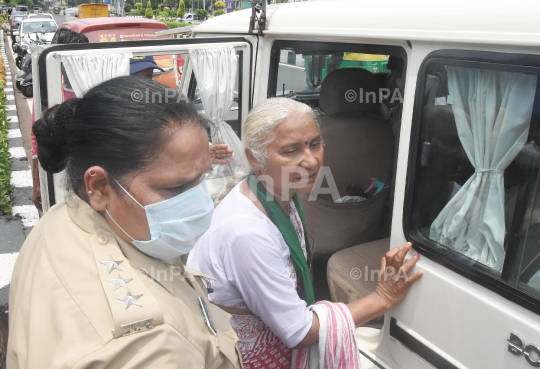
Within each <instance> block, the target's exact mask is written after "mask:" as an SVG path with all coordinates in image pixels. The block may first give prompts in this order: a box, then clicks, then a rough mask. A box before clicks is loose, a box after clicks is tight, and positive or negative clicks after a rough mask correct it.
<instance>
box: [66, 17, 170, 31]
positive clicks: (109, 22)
mask: <svg viewBox="0 0 540 369" xmlns="http://www.w3.org/2000/svg"><path fill="white" fill-rule="evenodd" d="M59 28H67V29H71V30H72V31H74V32H77V33H84V32H90V31H96V30H106V29H116V28H152V29H169V27H167V25H166V24H165V23H163V22H158V21H156V20H152V19H142V18H133V19H130V18H116V17H110V18H109V17H100V18H87V19H80V20H72V21H69V22H64V23H62V24H61V25H60V27H59Z"/></svg>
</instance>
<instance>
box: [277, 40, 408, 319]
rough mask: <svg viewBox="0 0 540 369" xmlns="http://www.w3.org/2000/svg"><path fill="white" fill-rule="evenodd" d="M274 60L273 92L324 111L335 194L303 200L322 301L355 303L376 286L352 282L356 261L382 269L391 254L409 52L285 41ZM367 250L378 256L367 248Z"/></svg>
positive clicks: (327, 168) (327, 167) (327, 165)
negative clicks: (394, 200)
mask: <svg viewBox="0 0 540 369" xmlns="http://www.w3.org/2000/svg"><path fill="white" fill-rule="evenodd" d="M271 58H272V59H271V65H270V75H269V81H268V90H267V95H268V97H287V98H291V99H294V100H297V101H300V102H303V103H305V104H307V105H309V106H311V107H312V108H314V109H316V110H317V111H318V116H319V120H320V125H319V127H320V132H321V135H322V137H323V139H324V141H325V156H324V167H323V170H324V173H325V175H324V176H325V179H324V180H323V183H322V184H321V186H320V187H321V188H325V189H328V188H330V186H333V188H334V189H335V192H334V195H330V194H329V193H328V192H326V193H322V191H321V193H320V194H318V195H314V198H311V200H310V198H309V196H308V195H309V194H307V195H306V196H300V202H301V204H302V208H303V210H304V215H305V218H306V222H307V223H308V224H311V227H310V230H308V237H310V244H311V245H312V256H313V278H314V292H315V297H316V299H317V300H332V301H339V302H344V303H349V302H352V301H354V300H356V299H358V298H360V297H363V296H365V295H367V294H368V293H371V292H372V291H373V290H374V289H375V285H376V282H375V283H372V282H370V281H367V279H366V280H365V281H364V280H355V281H354V282H350V281H351V277H350V275H349V272H350V270H351V268H350V267H349V265H350V264H349V263H350V262H351V260H354V262H353V263H356V264H357V265H363V266H366V267H367V268H370V269H372V270H379V269H380V260H381V258H382V257H383V256H384V255H385V254H386V252H387V251H388V250H389V249H390V241H389V237H390V228H391V219H392V216H391V209H392V203H393V190H394V186H393V184H394V176H395V168H396V157H397V152H398V150H397V144H398V142H399V136H398V135H399V126H400V124H401V108H402V105H403V104H402V103H403V91H404V89H403V87H404V76H405V70H406V58H407V55H406V52H405V50H404V49H403V48H401V47H398V46H388V45H364V44H351V43H335V42H309V41H285V40H279V41H276V42H275V43H274V45H273V47H272V52H271ZM321 173H322V172H321ZM330 183H332V185H330ZM356 246H358V247H356ZM367 249H369V250H370V253H369V254H370V255H371V256H373V257H372V258H366V257H367V256H366V255H367V254H368V253H365V252H364V251H361V250H367ZM329 260H330V261H329ZM353 268H354V267H353ZM345 281H347V282H345ZM351 283H352V284H351ZM368 291H369V292H368ZM370 324H371V323H370ZM381 324H382V320H378V321H377V322H376V323H373V324H371V326H373V327H380V326H381Z"/></svg>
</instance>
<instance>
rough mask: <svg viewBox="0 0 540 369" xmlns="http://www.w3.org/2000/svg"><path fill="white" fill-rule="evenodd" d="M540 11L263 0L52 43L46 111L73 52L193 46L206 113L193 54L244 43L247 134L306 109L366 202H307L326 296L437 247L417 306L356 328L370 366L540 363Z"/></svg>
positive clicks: (329, 154) (346, 291) (242, 105)
mask: <svg viewBox="0 0 540 369" xmlns="http://www.w3.org/2000/svg"><path fill="white" fill-rule="evenodd" d="M538 14H540V3H538V2H531V1H527V0H516V1H513V2H507V1H505V2H502V1H490V2H487V1H476V2H473V1H469V2H461V1H458V2H451V3H445V5H444V6H443V5H439V4H436V3H434V2H421V1H412V2H411V1H398V0H388V1H386V2H385V3H384V9H381V8H376V9H372V8H370V7H369V6H368V4H367V3H365V2H359V1H353V0H349V1H308V2H301V3H290V4H276V5H270V6H266V4H260V6H255V7H253V8H252V9H246V10H243V11H235V12H233V13H230V14H227V15H222V16H219V17H214V18H212V19H210V20H208V21H206V22H204V23H202V24H201V25H199V26H198V27H196V28H194V29H193V30H192V34H193V37H192V38H182V39H176V38H171V39H165V40H153V41H131V42H109V43H99V44H98V43H88V44H76V45H57V46H55V45H53V46H48V47H40V48H39V49H36V50H39V51H37V52H36V51H34V52H33V53H32V57H33V58H34V63H33V68H34V71H33V72H34V74H35V75H36V76H38V78H36V79H37V80H38V81H37V82H38V83H35V85H34V96H35V97H36V98H35V99H34V101H35V110H36V119H37V118H39V116H40V115H41V111H43V110H44V109H46V108H48V107H51V106H53V105H54V104H57V103H60V102H61V101H62V99H63V96H62V74H61V65H62V62H63V60H66V58H67V57H70V56H83V55H90V54H91V55H101V54H104V53H115V54H120V53H130V54H129V55H133V56H148V55H152V56H157V55H171V54H174V55H184V56H185V57H184V60H185V65H184V66H183V71H184V73H183V75H182V80H181V81H179V85H178V88H180V89H181V90H182V91H183V92H184V93H185V94H186V95H187V96H188V97H189V98H190V99H191V100H192V101H195V102H196V103H198V104H199V105H200V106H201V109H202V110H204V111H208V109H211V107H209V106H205V101H204V99H203V98H201V94H202V96H204V91H203V87H202V84H201V86H199V85H198V83H197V79H196V78H195V73H194V69H193V63H190V58H189V54H190V51H192V50H200V49H205V48H227V47H228V48H232V49H233V50H234V52H235V54H236V57H237V59H236V60H237V64H235V65H236V71H235V73H234V74H233V75H234V99H233V104H232V108H231V109H230V111H229V112H228V114H227V116H225V117H223V120H224V121H225V122H226V123H227V126H228V127H230V129H231V130H232V131H233V132H234V133H235V134H236V135H237V136H238V137H236V140H238V138H239V137H241V136H242V124H243V122H244V120H245V118H246V115H247V113H248V112H249V110H250V109H251V108H252V107H253V106H254V105H255V104H257V103H258V102H260V101H262V100H264V99H266V98H268V97H273V96H285V97H289V98H292V99H296V100H298V101H302V102H304V103H306V104H309V105H310V106H312V107H314V108H317V109H319V110H320V120H321V130H322V135H323V137H324V140H325V145H326V148H325V153H326V155H325V165H326V166H328V167H329V168H330V170H331V173H332V177H333V179H332V181H334V183H330V182H331V181H328V183H327V184H325V185H328V186H335V187H337V189H338V191H339V195H340V196H342V197H344V196H348V197H349V198H350V199H356V200H353V201H350V202H336V201H335V200H336V199H334V198H333V197H332V196H331V195H330V194H321V195H319V196H318V197H317V198H316V201H308V199H307V198H304V199H302V201H303V208H304V212H305V216H306V223H307V232H308V235H309V237H310V238H311V240H312V242H310V244H311V245H313V258H314V264H313V278H314V286H315V292H316V298H317V299H319V300H321V299H331V300H333V301H342V302H345V303H348V302H350V301H352V300H354V299H357V298H359V297H362V296H365V295H367V294H368V293H370V292H372V291H373V290H374V288H375V285H376V283H377V273H376V272H377V271H378V269H379V267H380V259H381V258H382V256H383V255H384V254H385V253H386V252H387V251H388V250H390V249H392V248H395V247H400V246H402V245H403V244H404V243H405V242H407V241H410V242H412V243H413V246H414V250H415V251H416V252H418V253H420V254H421V255H422V256H423V257H422V258H421V259H420V261H419V262H418V264H417V265H416V267H415V268H416V270H423V272H424V277H423V278H422V279H421V280H420V281H419V282H418V283H416V284H415V285H414V286H413V288H412V289H411V291H410V293H409V295H408V296H407V298H406V299H405V301H404V302H403V303H402V304H401V305H400V306H398V307H397V308H395V309H393V310H392V311H390V312H388V313H386V314H385V315H384V316H383V317H380V318H378V319H375V320H373V321H371V322H369V323H368V324H366V325H365V326H363V327H360V328H358V329H357V340H358V347H359V350H360V355H361V358H362V364H363V368H383V369H398V368H403V369H424V368H460V369H461V368H463V369H464V368H470V369H473V368H474V369H488V368H489V369H503V368H504V369H527V368H532V367H540V315H539V314H540V147H539V144H537V143H536V142H537V141H539V142H540V83H539V80H538V75H539V74H540V22H538ZM165 32H169V31H165ZM172 33H174V32H173V30H171V31H170V32H169V34H172ZM230 83H231V84H232V83H233V82H232V81H231V82H230ZM229 139H231V140H233V139H232V138H229ZM224 141H225V142H228V141H227V140H226V139H224ZM239 155H241V153H239ZM41 184H42V196H43V201H44V208H45V209H47V208H49V207H50V206H52V205H53V204H54V203H56V202H59V201H62V200H63V199H64V196H65V192H64V190H63V189H62V175H61V174H55V175H54V176H52V175H47V174H46V173H44V172H43V171H41Z"/></svg>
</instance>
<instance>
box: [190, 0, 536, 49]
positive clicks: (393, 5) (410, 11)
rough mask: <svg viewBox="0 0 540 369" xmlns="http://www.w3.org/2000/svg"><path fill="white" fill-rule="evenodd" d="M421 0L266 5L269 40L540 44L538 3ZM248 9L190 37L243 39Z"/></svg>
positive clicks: (337, 0) (212, 22) (221, 18)
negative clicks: (318, 37)
mask: <svg viewBox="0 0 540 369" xmlns="http://www.w3.org/2000/svg"><path fill="white" fill-rule="evenodd" d="M435 3H436V2H432V1H425V0H410V1H403V0H385V1H384V2H382V3H378V5H374V4H373V6H370V5H368V4H367V3H366V2H364V1H358V0H320V1H306V2H297V3H288V4H276V5H269V6H268V8H267V30H266V34H268V35H287V36H291V35H310V36H313V35H321V36H323V35H324V36H326V35H333V36H342V37H363V38H372V39H401V40H411V41H412V40H425V41H449V42H468V43H470V42H472V43H489V44H491V43H494V44H507V45H540V22H539V21H538V14H540V1H529V0H513V1H506V0H493V1H487V0H476V1H474V0H473V1H471V0H456V1H452V2H450V3H448V6H447V7H440V6H435V5H434V4H435ZM250 17H251V9H246V10H242V11H235V12H232V13H229V14H226V15H221V16H219V17H214V18H211V19H209V20H207V21H205V22H203V23H202V24H201V25H199V26H198V27H197V28H196V29H194V30H193V32H194V33H197V34H200V33H241V34H247V31H248V29H249V20H250Z"/></svg>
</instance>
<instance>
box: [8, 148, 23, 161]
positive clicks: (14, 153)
mask: <svg viewBox="0 0 540 369" xmlns="http://www.w3.org/2000/svg"><path fill="white" fill-rule="evenodd" d="M9 153H10V154H11V157H12V158H24V157H25V156H26V152H25V151H24V147H11V148H10V149H9Z"/></svg>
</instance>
